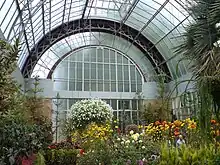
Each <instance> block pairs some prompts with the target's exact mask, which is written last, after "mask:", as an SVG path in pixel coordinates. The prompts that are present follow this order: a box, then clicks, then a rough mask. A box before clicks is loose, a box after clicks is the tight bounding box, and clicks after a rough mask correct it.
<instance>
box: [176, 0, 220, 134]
mask: <svg viewBox="0 0 220 165" xmlns="http://www.w3.org/2000/svg"><path fill="white" fill-rule="evenodd" d="M188 10H189V11H190V12H191V14H192V16H193V17H194V19H195V21H194V22H193V23H191V24H190V25H188V27H187V29H186V32H185V33H184V34H183V35H182V37H184V38H185V40H184V42H183V43H182V44H181V45H180V46H179V47H178V48H177V50H176V52H177V54H182V55H183V56H184V59H185V60H188V61H190V62H191V71H192V73H193V76H194V79H195V80H196V81H197V83H196V87H197V90H198V91H199V95H200V98H201V106H200V113H199V114H200V115H199V118H200V126H201V129H203V130H204V133H205V132H208V131H209V129H210V128H209V126H208V125H207V123H209V121H210V118H211V112H212V111H211V109H212V104H213V103H212V102H211V101H213V102H214V105H215V106H214V111H215V113H214V114H215V116H216V118H217V119H218V120H220V99H219V98H220V85H219V82H220V65H219V64H220V47H219V43H218V42H217V41H218V40H219V39H220V26H216V24H217V23H219V15H218V14H219V11H220V8H219V0H196V1H195V3H192V4H190V5H189V7H188ZM207 99H208V100H207ZM210 100H211V101H210Z"/></svg>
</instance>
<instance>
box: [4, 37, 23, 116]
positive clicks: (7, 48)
mask: <svg viewBox="0 0 220 165" xmlns="http://www.w3.org/2000/svg"><path fill="white" fill-rule="evenodd" d="M18 51H19V42H18V40H16V42H15V44H14V45H10V44H8V43H7V42H6V41H3V40H0V71H1V72H0V112H5V111H7V110H8V109H14V108H16V106H14V104H12V103H14V102H15V100H16V93H18V92H19V91H18V90H19V88H18V86H17V85H16V82H15V81H14V80H13V78H12V76H11V74H12V72H13V71H14V70H15V68H16V62H17V57H18Z"/></svg>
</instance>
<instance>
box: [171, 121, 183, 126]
mask: <svg viewBox="0 0 220 165" xmlns="http://www.w3.org/2000/svg"><path fill="white" fill-rule="evenodd" d="M173 123H174V124H175V125H176V126H177V127H180V126H181V124H182V122H181V121H179V120H175V121H174V122H173Z"/></svg>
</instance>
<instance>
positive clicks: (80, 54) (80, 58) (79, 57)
mask: <svg viewBox="0 0 220 165" xmlns="http://www.w3.org/2000/svg"><path fill="white" fill-rule="evenodd" d="M82 57H83V54H82V53H81V52H80V53H79V54H77V58H76V59H77V61H82Z"/></svg>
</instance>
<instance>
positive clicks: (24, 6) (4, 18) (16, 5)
mask: <svg viewBox="0 0 220 165" xmlns="http://www.w3.org/2000/svg"><path fill="white" fill-rule="evenodd" d="M187 2H188V1H187V0H2V1H1V2H0V30H1V31H2V33H3V34H4V37H5V38H6V39H7V40H8V41H9V42H12V41H13V40H14V39H15V38H20V40H21V42H22V47H21V50H22V51H21V53H20V57H19V61H18V64H19V67H20V68H23V67H24V65H25V62H26V60H27V58H28V56H31V55H32V54H31V52H32V50H35V49H37V47H38V44H39V41H41V39H42V37H43V36H45V35H46V34H47V37H49V39H48V40H52V38H53V36H51V38H50V33H51V31H52V30H54V29H56V28H57V27H60V25H62V24H63V25H65V24H66V23H67V22H71V21H74V20H82V19H83V20H89V19H102V20H111V21H115V22H118V23H120V25H121V26H123V25H127V26H129V27H131V28H133V29H136V30H138V31H139V33H137V34H136V35H135V36H134V37H133V39H132V40H130V42H129V43H128V44H127V47H126V49H125V50H127V52H128V51H129V50H130V49H133V45H134V43H135V42H136V39H137V38H138V37H139V35H143V36H145V37H146V38H147V39H148V40H149V41H151V42H152V43H153V46H151V48H149V49H152V48H153V47H155V48H157V50H158V51H159V52H160V54H161V55H162V56H163V58H164V60H162V61H160V63H167V65H168V67H169V70H170V72H171V75H172V76H173V77H175V67H176V64H177V61H178V59H179V58H181V57H180V55H179V56H178V57H174V53H173V48H174V47H175V46H176V45H177V44H178V42H179V41H180V40H181V39H180V38H176V37H177V36H179V35H180V33H181V32H183V31H184V27H185V25H187V24H188V23H189V22H190V20H191V18H190V17H189V14H188V13H187V11H186V9H185V6H186V3H187ZM97 31H98V30H97ZM90 33H92V32H90ZM73 35H74V34H73ZM75 35H77V34H75ZM86 35H88V34H86ZM73 38H74V37H73ZM74 42H76V41H74ZM51 43H52V42H51ZM55 43H56V42H54V41H53V44H55ZM53 44H52V45H53ZM66 44H67V45H68V42H66ZM52 45H50V44H49V46H52ZM41 53H42V54H43V53H45V51H44V52H41ZM125 53H126V52H125ZM44 56H45V55H44ZM44 56H40V57H44ZM38 61H42V59H41V60H40V59H38ZM160 63H159V64H157V65H160ZM38 64H39V63H38ZM32 67H33V68H32V71H33V70H34V67H35V65H33V66H32ZM179 67H180V70H181V74H185V73H186V67H185V64H184V63H183V62H182V63H181V65H179ZM35 70H36V69H35Z"/></svg>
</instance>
